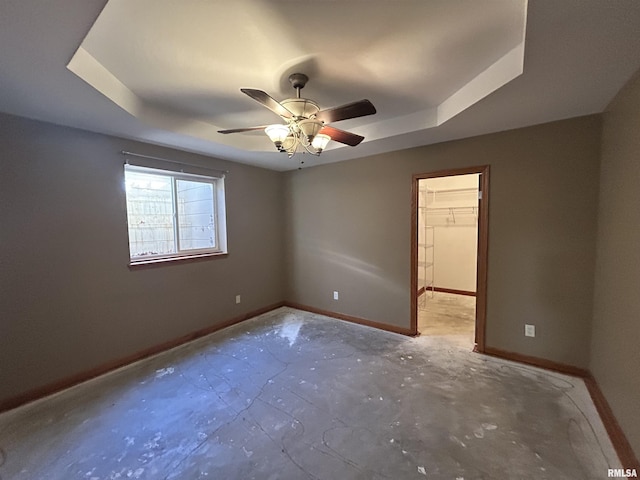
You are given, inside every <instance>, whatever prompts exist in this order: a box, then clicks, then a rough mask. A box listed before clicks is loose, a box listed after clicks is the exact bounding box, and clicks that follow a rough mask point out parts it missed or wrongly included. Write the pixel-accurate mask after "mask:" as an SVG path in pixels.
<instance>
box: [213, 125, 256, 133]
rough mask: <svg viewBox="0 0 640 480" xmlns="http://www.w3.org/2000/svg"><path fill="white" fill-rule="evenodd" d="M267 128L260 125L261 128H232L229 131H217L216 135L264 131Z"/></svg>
mask: <svg viewBox="0 0 640 480" xmlns="http://www.w3.org/2000/svg"><path fill="white" fill-rule="evenodd" d="M265 128H267V126H266V125H262V126H261V127H248V128H232V129H230V130H218V133H224V134H227V133H242V132H251V131H253V130H264V129H265Z"/></svg>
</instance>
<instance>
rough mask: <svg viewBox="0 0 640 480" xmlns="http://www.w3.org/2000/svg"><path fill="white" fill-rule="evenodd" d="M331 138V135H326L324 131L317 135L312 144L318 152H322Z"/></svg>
mask: <svg viewBox="0 0 640 480" xmlns="http://www.w3.org/2000/svg"><path fill="white" fill-rule="evenodd" d="M330 140H331V137H330V136H329V135H325V134H323V133H320V134H318V135H316V136H315V138H314V139H313V142H312V143H311V145H312V146H313V148H315V149H316V150H317V151H318V152H321V151H323V150H324V149H325V148H326V146H327V144H328V143H329V141H330Z"/></svg>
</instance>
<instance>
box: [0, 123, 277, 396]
mask: <svg viewBox="0 0 640 480" xmlns="http://www.w3.org/2000/svg"><path fill="white" fill-rule="evenodd" d="M121 150H130V151H135V152H141V153H146V154H150V155H156V156H160V157H165V158H167V157H168V158H172V159H176V160H181V161H186V162H189V163H197V164H199V165H208V166H211V167H217V168H224V169H228V170H230V174H229V175H228V176H227V179H226V195H227V231H228V246H229V255H228V257H227V258H217V259H213V260H206V261H198V262H193V263H187V264H184V263H183V264H175V265H164V266H161V267H155V268H147V269H139V270H130V269H129V268H128V267H127V264H128V260H129V250H128V243H127V224H126V206H125V197H124V177H123V167H122V164H123V157H122V156H121V155H119V154H118V152H119V151H121ZM282 184H283V179H282V175H281V174H279V173H277V172H272V171H268V170H264V169H259V168H253V167H248V166H244V165H240V164H236V163H228V162H222V161H218V160H215V159H210V158H206V157H202V156H198V155H191V154H187V153H184V152H177V151H172V150H168V149H163V148H160V147H153V146H150V145H145V144H140V143H136V142H132V141H127V140H122V139H117V138H112V137H107V136H104V135H97V134H92V133H88V132H82V131H79V130H74V129H70V128H64V127H58V126H53V125H50V124H45V123H40V122H36V121H30V120H25V119H21V118H18V117H12V116H8V115H0V243H1V247H2V248H1V249H0V342H1V343H0V400H2V399H7V398H10V397H12V396H15V395H17V394H20V393H23V392H25V391H28V390H30V389H32V388H34V387H38V386H42V385H46V384H48V383H51V382H53V381H55V380H59V379H61V378H65V377H68V376H70V375H72V374H74V373H77V372H82V371H86V370H88V369H90V368H92V367H95V366H98V365H102V364H104V363H105V362H108V361H111V360H114V359H118V358H122V357H124V356H127V355H131V354H133V353H135V352H137V351H140V350H142V349H145V348H147V347H151V346H155V345H158V344H160V343H162V342H165V341H168V340H172V339H175V338H178V337H180V336H182V335H185V334H188V333H190V332H193V331H195V330H198V329H201V328H205V327H208V326H211V325H215V324H216V323H218V322H222V321H225V320H229V319H231V318H234V317H236V316H238V315H242V314H244V313H246V312H249V311H252V310H255V309H258V308H261V307H265V306H267V305H270V304H273V303H276V302H280V301H282V300H283V297H284V290H283V288H284V276H283V275H284V269H283V267H282V264H283V250H282V243H283V210H284V205H283V200H284V197H283V195H282ZM236 294H241V295H242V303H241V304H240V305H236V304H235V295H236Z"/></svg>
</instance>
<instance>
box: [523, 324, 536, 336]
mask: <svg viewBox="0 0 640 480" xmlns="http://www.w3.org/2000/svg"><path fill="white" fill-rule="evenodd" d="M524 336H525V337H535V336H536V326H535V325H528V324H526V323H525V325H524Z"/></svg>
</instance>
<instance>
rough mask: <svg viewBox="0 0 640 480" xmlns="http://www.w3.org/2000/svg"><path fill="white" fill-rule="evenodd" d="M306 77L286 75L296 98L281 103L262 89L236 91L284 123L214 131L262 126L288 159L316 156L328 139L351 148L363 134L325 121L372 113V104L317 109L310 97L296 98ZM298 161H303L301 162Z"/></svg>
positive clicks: (337, 120) (362, 138)
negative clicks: (348, 130) (347, 130)
mask: <svg viewBox="0 0 640 480" xmlns="http://www.w3.org/2000/svg"><path fill="white" fill-rule="evenodd" d="M308 80H309V77H307V76H306V75H305V74H303V73H292V74H291V75H289V81H290V82H291V86H292V87H293V88H294V89H295V90H296V98H287V99H285V100H282V102H278V101H277V100H275V99H274V98H273V97H271V96H270V95H269V94H268V93H266V92H263V91H262V90H256V89H253V88H241V89H240V91H241V92H242V93H244V94H246V95H248V96H249V97H250V98H252V99H253V100H256V101H257V102H259V103H260V104H262V105H263V106H264V107H266V108H268V109H269V110H271V111H272V112H273V113H275V114H276V115H279V116H280V117H282V120H283V121H284V122H286V123H285V124H284V125H283V124H273V125H269V126H267V127H264V126H260V127H248V128H233V129H229V130H218V133H223V134H227V133H241V132H251V131H254V130H262V129H264V132H265V133H266V134H267V136H268V137H269V139H271V141H272V142H273V143H274V144H275V146H276V148H277V150H278V151H279V152H282V153H286V154H287V155H288V156H289V158H291V157H293V156H294V155H295V154H296V152H301V153H308V154H311V155H316V156H317V155H320V154H321V153H322V151H323V150H324V149H325V148H326V147H327V144H328V143H329V142H330V141H331V140H333V141H334V142H338V143H342V144H344V145H349V146H351V147H355V146H356V145H359V144H360V142H362V141H363V140H364V137H363V136H361V135H357V134H355V133H351V132H346V131H344V130H340V129H338V128H335V127H333V126H331V125H328V124H330V123H333V122H339V121H341V120H349V119H351V118H359V117H364V116H366V115H373V114H374V113H376V108H375V107H374V106H373V104H372V103H371V102H370V101H369V100H366V99H364V100H359V101H357V102H352V103H348V104H345V105H341V106H339V107H334V108H328V109H324V110H320V107H319V106H318V104H317V103H316V102H314V101H313V100H309V99H308V98H302V97H300V90H301V89H302V88H304V86H305V84H306V83H307V81H308ZM320 132H324V133H320ZM300 163H304V161H301V162H300Z"/></svg>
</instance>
